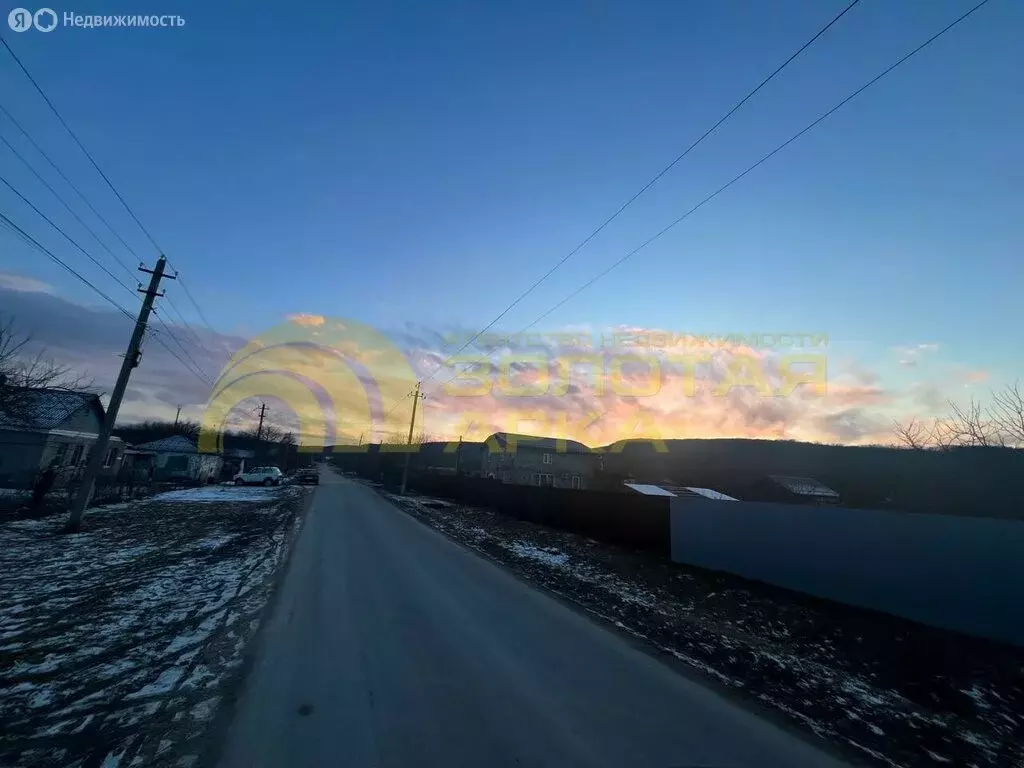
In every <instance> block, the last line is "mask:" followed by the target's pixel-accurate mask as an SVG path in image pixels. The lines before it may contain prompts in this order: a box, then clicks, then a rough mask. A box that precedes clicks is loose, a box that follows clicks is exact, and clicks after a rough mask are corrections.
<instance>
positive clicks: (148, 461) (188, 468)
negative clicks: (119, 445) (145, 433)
mask: <svg viewBox="0 0 1024 768" xmlns="http://www.w3.org/2000/svg"><path fill="white" fill-rule="evenodd" d="M129 452H130V453H131V454H132V456H133V457H134V466H135V470H136V471H139V470H140V468H141V469H143V470H144V471H146V472H147V473H148V474H150V476H151V477H152V478H153V479H154V480H190V481H192V482H197V483H205V482H210V481H215V480H217V479H218V478H219V476H220V470H221V466H222V464H223V462H224V460H223V458H221V457H220V456H219V455H217V454H211V453H200V452H199V448H198V447H197V446H196V444H195V443H194V442H193V441H192V440H189V439H188V438H187V437H185V436H183V435H172V436H171V437H165V438H163V439H161V440H152V441H150V442H148V443H141V444H139V445H135V446H132V447H131V448H130V449H129Z"/></svg>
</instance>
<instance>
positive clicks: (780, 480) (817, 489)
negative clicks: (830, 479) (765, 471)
mask: <svg viewBox="0 0 1024 768" xmlns="http://www.w3.org/2000/svg"><path fill="white" fill-rule="evenodd" d="M768 477H769V478H770V479H771V480H772V482H775V483H777V484H779V485H781V486H782V487H783V488H785V489H786V490H787V491H789V492H790V493H795V494H797V495H798V496H817V497H820V498H829V499H838V498H839V494H838V493H837V492H836V491H833V490H832V489H831V488H829V487H828V486H827V485H825V484H824V483H822V482H820V481H818V480H815V479H814V478H812V477H790V476H788V475H768Z"/></svg>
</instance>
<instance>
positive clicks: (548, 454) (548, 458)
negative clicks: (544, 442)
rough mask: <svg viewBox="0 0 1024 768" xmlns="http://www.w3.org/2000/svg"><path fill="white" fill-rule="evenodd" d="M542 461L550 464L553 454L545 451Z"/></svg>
mask: <svg viewBox="0 0 1024 768" xmlns="http://www.w3.org/2000/svg"><path fill="white" fill-rule="evenodd" d="M542 461H543V462H544V463H545V464H550V463H551V454H550V453H545V454H544V458H543V459H542Z"/></svg>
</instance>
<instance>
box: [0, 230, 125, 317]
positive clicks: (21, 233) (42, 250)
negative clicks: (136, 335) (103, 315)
mask: <svg viewBox="0 0 1024 768" xmlns="http://www.w3.org/2000/svg"><path fill="white" fill-rule="evenodd" d="M0 223H3V224H4V225H5V226H6V227H7V228H8V229H10V230H11V231H12V232H14V234H15V235H17V236H18V237H19V238H21V239H22V240H23V241H24V242H25V243H26V244H27V245H29V246H31V247H32V248H35V249H36V250H37V251H39V252H40V253H42V254H43V255H45V256H47V257H48V258H50V259H51V260H53V261H54V262H56V263H57V264H59V265H60V266H61V267H63V268H64V269H66V270H67V271H68V272H70V273H71V274H72V275H74V276H75V277H77V278H78V279H79V280H81V281H82V282H83V283H85V284H86V285H87V286H89V288H91V289H92V290H93V291H94V292H95V293H97V294H98V295H99V296H101V297H102V298H103V299H104V300H106V301H107V302H108V303H110V304H112V305H113V306H114V308H115V309H117V310H118V311H119V312H120V313H121V314H122V315H124V316H125V317H127V318H128V319H129V320H131V321H133V322H134V320H135V317H134V315H132V314H131V313H130V312H129V311H128V310H127V309H125V308H124V307H122V306H121V305H120V304H118V303H117V302H116V301H114V300H113V299H112V298H110V297H109V296H108V295H107V294H106V293H104V292H103V291H102V290H100V289H99V288H97V287H96V286H95V285H93V283H91V282H90V281H89V280H88V278H86V277H84V276H83V275H82V274H81V273H80V272H78V271H77V270H76V269H75V268H74V267H72V266H71V265H69V264H68V263H67V262H65V261H64V260H63V259H61V258H60V257H59V256H56V255H55V254H54V253H53V251H51V250H50V249H49V248H47V247H46V246H44V245H42V244H41V243H40V242H39V241H38V240H36V239H35V238H34V237H32V236H31V235H30V234H28V233H27V232H26V231H25V230H23V229H22V228H21V227H19V226H18V225H17V224H15V223H14V222H13V221H11V219H9V218H8V217H7V216H6V215H5V214H4V213H3V212H0Z"/></svg>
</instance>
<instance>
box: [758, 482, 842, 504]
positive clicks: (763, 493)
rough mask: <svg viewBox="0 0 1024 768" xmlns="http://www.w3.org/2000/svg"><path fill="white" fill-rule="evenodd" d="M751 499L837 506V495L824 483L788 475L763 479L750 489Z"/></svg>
mask: <svg viewBox="0 0 1024 768" xmlns="http://www.w3.org/2000/svg"><path fill="white" fill-rule="evenodd" d="M751 498H752V499H756V500H757V501H775V502H781V503H784V504H814V505H818V506H823V505H824V506H834V505H837V504H839V494H838V493H837V492H836V491H834V490H832V489H831V488H829V487H828V486H827V485H825V484H824V483H822V482H820V481H818V480H815V479H814V478H811V477H791V476H788V475H768V476H767V477H765V478H763V479H762V480H761V481H759V482H758V483H755V484H754V486H753V487H752V488H751Z"/></svg>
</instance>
